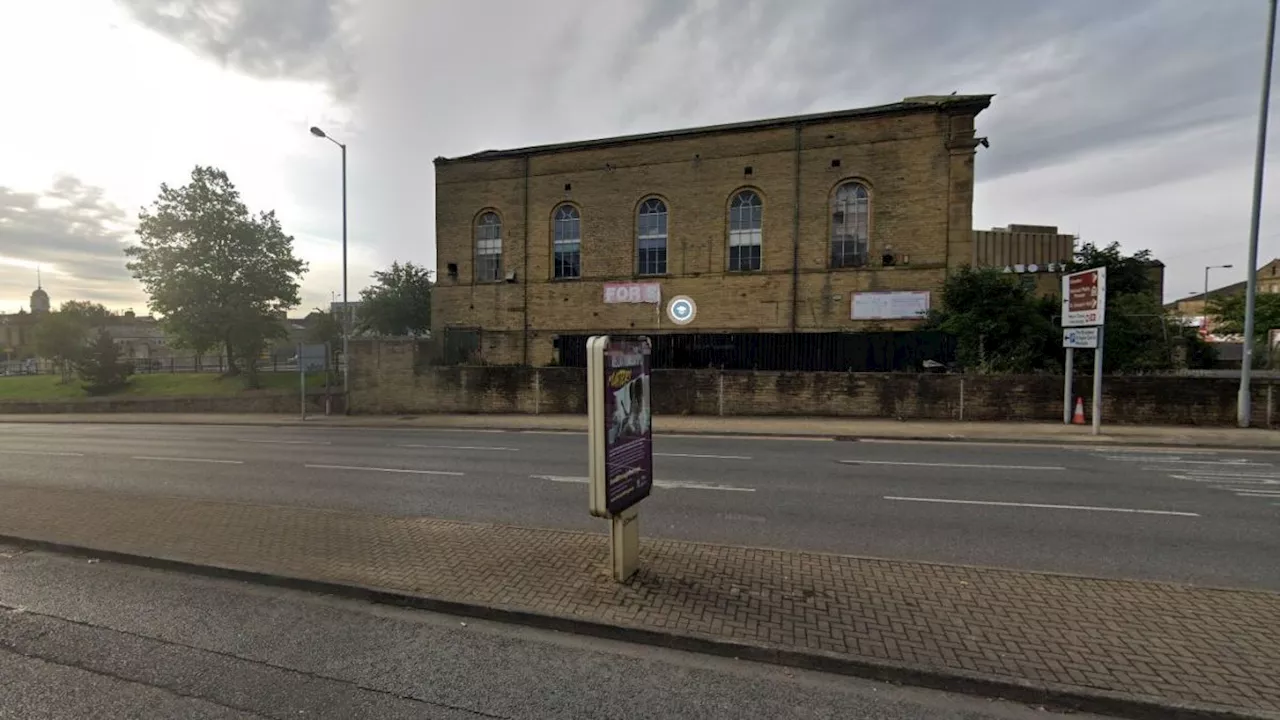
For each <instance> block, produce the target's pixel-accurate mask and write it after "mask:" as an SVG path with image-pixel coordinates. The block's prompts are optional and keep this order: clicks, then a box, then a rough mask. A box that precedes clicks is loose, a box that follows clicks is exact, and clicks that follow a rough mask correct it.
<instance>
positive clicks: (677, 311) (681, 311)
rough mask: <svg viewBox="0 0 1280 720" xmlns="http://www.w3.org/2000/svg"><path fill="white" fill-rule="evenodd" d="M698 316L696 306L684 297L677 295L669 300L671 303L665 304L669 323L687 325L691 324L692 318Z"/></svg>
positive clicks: (691, 299)
mask: <svg viewBox="0 0 1280 720" xmlns="http://www.w3.org/2000/svg"><path fill="white" fill-rule="evenodd" d="M697 314H698V305H697V303H695V302H694V301H693V298H691V297H688V296H686V295H677V296H675V297H673V298H671V302H669V303H667V317H669V318H671V322H673V323H675V324H677V325H688V324H689V323H691V322H693V318H694V317H696V316H697Z"/></svg>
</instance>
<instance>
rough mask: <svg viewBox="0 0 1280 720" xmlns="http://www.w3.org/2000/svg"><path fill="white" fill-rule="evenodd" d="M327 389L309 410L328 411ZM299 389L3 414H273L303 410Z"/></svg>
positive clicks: (56, 405)
mask: <svg viewBox="0 0 1280 720" xmlns="http://www.w3.org/2000/svg"><path fill="white" fill-rule="evenodd" d="M324 408H325V396H324V393H323V392H310V393H308V394H307V412H308V413H316V414H320V413H323V412H324ZM301 410H302V408H301V403H300V402H299V400H298V393H296V392H262V393H252V394H245V395H233V396H223V397H214V396H210V397H96V398H84V399H81V400H4V401H0V415H5V414H13V415H21V414H27V413H245V414H250V413H270V414H289V413H299V412H301ZM330 410H331V411H332V412H342V394H341V393H335V394H334V395H333V396H332V398H331V406H330Z"/></svg>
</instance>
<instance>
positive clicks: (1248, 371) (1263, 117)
mask: <svg viewBox="0 0 1280 720" xmlns="http://www.w3.org/2000/svg"><path fill="white" fill-rule="evenodd" d="M1270 5H1271V10H1270V12H1269V14H1268V17H1267V47H1266V50H1264V51H1263V56H1264V60H1263V64H1262V98H1261V100H1260V105H1261V107H1260V108H1259V110H1258V141H1257V145H1256V149H1255V152H1254V158H1253V217H1252V218H1251V219H1250V221H1249V266H1248V267H1249V276H1248V281H1247V282H1246V283H1245V294H1244V352H1243V353H1242V354H1241V357H1240V393H1239V394H1238V395H1237V396H1236V425H1239V426H1240V427H1242V428H1247V427H1249V422H1250V419H1251V418H1250V415H1251V414H1252V411H1253V393H1252V392H1250V389H1249V379H1250V375H1252V374H1253V306H1254V293H1256V292H1257V290H1258V224H1259V222H1260V221H1261V215H1262V173H1263V168H1264V167H1265V164H1266V159H1267V110H1268V108H1269V107H1270V105H1271V58H1272V55H1273V54H1274V51H1275V48H1274V47H1273V46H1274V45H1275V39H1276V0H1271V2H1270Z"/></svg>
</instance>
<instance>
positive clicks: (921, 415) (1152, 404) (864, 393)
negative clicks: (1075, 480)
mask: <svg viewBox="0 0 1280 720" xmlns="http://www.w3.org/2000/svg"><path fill="white" fill-rule="evenodd" d="M414 363H415V345H414V343H412V342H403V341H377V342H363V341H362V342H357V343H353V344H352V366H351V367H352V370H351V388H352V411H353V412H355V413H370V414H429V413H549V414H551V413H570V414H575V413H585V412H586V402H587V401H586V372H585V371H584V370H582V369H581V368H560V367H549V368H529V367H504V366H475V367H428V368H422V369H418V370H415V367H414ZM1088 382H1089V380H1088V378H1080V379H1079V380H1078V383H1080V384H1078V385H1077V390H1078V394H1083V395H1085V396H1086V397H1087V396H1088V395H1089V393H1090V392H1091V389H1090V388H1091V386H1089V385H1088ZM1266 382H1267V381H1259V382H1257V383H1255V384H1254V406H1253V417H1254V419H1255V423H1256V424H1258V425H1267V424H1269V418H1268V414H1269V413H1272V414H1274V411H1273V410H1272V409H1271V408H1270V407H1269V403H1268V400H1267V396H1268V385H1267V384H1266ZM1103 388H1104V391H1105V392H1104V399H1103V415H1104V417H1105V418H1106V421H1107V422H1108V423H1141V424H1168V425H1231V424H1233V423H1234V422H1235V416H1236V415H1235V398H1236V388H1237V381H1235V380H1230V379H1219V378H1192V377H1122V376H1117V377H1108V378H1106V379H1105V382H1104V384H1103ZM1276 394H1277V396H1278V397H1275V398H1274V401H1275V404H1280V393H1276ZM652 401H653V406H654V412H655V413H658V414H662V415H774V416H777V415H790V416H810V417H823V416H826V417H864V418H897V419H901V420H961V419H963V420H988V421H1007V420H1028V421H1044V422H1053V421H1058V420H1061V418H1062V378H1061V377H1055V376H1048V375H923V374H905V373H904V374H897V373H770V372H730V371H725V372H720V371H716V370H657V371H654V373H653V398H652Z"/></svg>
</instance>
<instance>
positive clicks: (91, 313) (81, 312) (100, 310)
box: [58, 300, 112, 328]
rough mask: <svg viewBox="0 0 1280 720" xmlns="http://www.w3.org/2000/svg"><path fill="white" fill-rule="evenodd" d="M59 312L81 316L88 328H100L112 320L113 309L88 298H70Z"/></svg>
mask: <svg viewBox="0 0 1280 720" xmlns="http://www.w3.org/2000/svg"><path fill="white" fill-rule="evenodd" d="M58 312H60V313H63V314H66V315H72V316H75V317H78V318H80V320H81V322H82V323H83V324H84V326H85V327H86V328H100V327H104V326H106V324H107V323H108V322H110V320H111V318H112V315H111V311H110V310H108V309H107V308H106V306H105V305H103V304H101V303H96V302H89V301H87V300H68V301H66V302H64V303H62V305H61V307H59V308H58Z"/></svg>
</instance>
